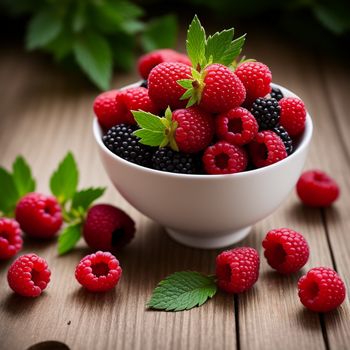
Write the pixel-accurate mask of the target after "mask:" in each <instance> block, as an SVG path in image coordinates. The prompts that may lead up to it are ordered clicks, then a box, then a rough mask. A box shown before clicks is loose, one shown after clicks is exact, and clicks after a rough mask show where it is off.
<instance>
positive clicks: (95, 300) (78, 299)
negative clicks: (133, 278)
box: [69, 287, 121, 307]
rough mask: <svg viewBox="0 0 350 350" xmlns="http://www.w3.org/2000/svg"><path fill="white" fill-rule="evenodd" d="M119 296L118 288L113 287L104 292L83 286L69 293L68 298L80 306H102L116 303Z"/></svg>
mask: <svg viewBox="0 0 350 350" xmlns="http://www.w3.org/2000/svg"><path fill="white" fill-rule="evenodd" d="M120 297H121V295H120V293H119V290H118V288H116V289H115V288H114V289H112V290H110V291H108V292H105V293H94V292H89V291H88V290H86V289H85V288H82V287H77V289H75V290H74V291H73V292H72V293H71V294H70V295H69V298H70V299H71V300H72V302H73V303H76V304H79V305H80V306H82V307H86V306H88V307H91V306H95V305H96V306H97V307H102V306H104V305H107V306H108V305H113V304H115V303H118V299H119V298H120Z"/></svg>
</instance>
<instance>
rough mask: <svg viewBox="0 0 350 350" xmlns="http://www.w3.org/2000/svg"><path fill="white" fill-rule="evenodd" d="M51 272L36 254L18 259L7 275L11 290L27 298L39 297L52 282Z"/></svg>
mask: <svg viewBox="0 0 350 350" xmlns="http://www.w3.org/2000/svg"><path fill="white" fill-rule="evenodd" d="M50 276H51V272H50V270H49V268H48V266H47V262H46V260H45V259H43V258H41V257H39V256H37V255H36V254H26V255H22V256H20V257H19V258H17V259H16V260H15V261H14V262H13V263H12V265H11V266H10V269H9V270H8V273H7V280H8V283H9V286H10V287H11V289H12V290H13V291H14V292H16V293H17V294H20V295H23V296H25V297H37V296H39V295H40V294H41V293H42V291H43V290H44V289H45V288H46V287H47V285H48V283H49V282H50Z"/></svg>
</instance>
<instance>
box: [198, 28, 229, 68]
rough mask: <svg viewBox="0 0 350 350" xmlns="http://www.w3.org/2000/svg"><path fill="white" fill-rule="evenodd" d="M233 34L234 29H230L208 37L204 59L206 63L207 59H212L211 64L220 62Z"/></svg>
mask: <svg viewBox="0 0 350 350" xmlns="http://www.w3.org/2000/svg"><path fill="white" fill-rule="evenodd" d="M233 34H234V29H233V28H231V29H227V30H223V31H222V32H220V33H215V34H214V35H213V36H209V37H208V39H207V45H206V47H205V57H206V58H207V60H208V61H209V57H212V62H213V63H217V62H221V58H222V56H223V55H224V53H225V51H226V49H227V48H228V47H229V46H230V44H231V40H232V38H233Z"/></svg>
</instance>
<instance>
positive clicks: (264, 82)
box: [235, 62, 272, 105]
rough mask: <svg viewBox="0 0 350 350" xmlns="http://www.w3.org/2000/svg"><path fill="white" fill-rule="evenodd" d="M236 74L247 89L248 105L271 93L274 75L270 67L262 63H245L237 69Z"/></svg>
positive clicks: (246, 100) (246, 101)
mask: <svg viewBox="0 0 350 350" xmlns="http://www.w3.org/2000/svg"><path fill="white" fill-rule="evenodd" d="M235 73H236V75H237V76H238V78H239V79H240V80H241V81H242V83H243V85H244V87H245V89H246V92H247V97H246V99H245V104H246V105H250V104H251V103H252V102H253V101H255V100H256V99H257V98H258V97H264V96H266V95H267V94H269V93H270V91H271V86H270V84H271V81H272V74H271V71H270V69H269V67H268V66H266V65H265V64H263V63H261V62H245V63H242V64H240V65H239V66H238V67H237V69H236V70H235Z"/></svg>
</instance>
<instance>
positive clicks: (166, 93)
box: [148, 62, 191, 110]
mask: <svg viewBox="0 0 350 350" xmlns="http://www.w3.org/2000/svg"><path fill="white" fill-rule="evenodd" d="M190 77H191V67H189V66H188V65H186V64H183V63H176V62H165V63H161V64H158V65H157V66H155V67H154V68H153V69H152V70H151V73H150V74H149V77H148V94H149V97H150V98H151V100H152V101H153V102H154V103H155V104H156V105H157V106H158V107H159V108H160V109H165V108H167V107H168V106H170V108H171V109H172V110H174V109H176V108H185V106H186V104H187V101H186V100H180V97H181V96H182V95H183V94H184V92H185V91H186V90H185V89H184V88H183V87H181V86H180V85H179V84H178V83H177V81H178V80H180V79H189V78H190Z"/></svg>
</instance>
